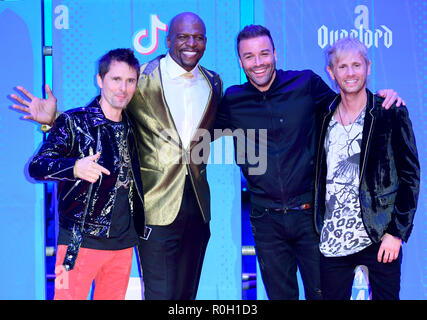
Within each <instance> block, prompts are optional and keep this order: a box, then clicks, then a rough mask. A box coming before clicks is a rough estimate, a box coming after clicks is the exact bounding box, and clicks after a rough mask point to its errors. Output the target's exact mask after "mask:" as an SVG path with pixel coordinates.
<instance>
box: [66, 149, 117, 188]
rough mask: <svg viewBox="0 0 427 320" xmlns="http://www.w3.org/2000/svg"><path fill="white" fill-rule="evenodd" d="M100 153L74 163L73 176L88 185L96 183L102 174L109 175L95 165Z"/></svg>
mask: <svg viewBox="0 0 427 320" xmlns="http://www.w3.org/2000/svg"><path fill="white" fill-rule="evenodd" d="M100 155H101V153H100V152H98V153H96V154H94V155H92V156H88V157H84V158H81V159H79V160H77V161H76V164H75V165H74V170H73V171H74V176H75V177H77V178H79V179H82V180H86V181H88V182H90V183H94V182H96V181H97V180H98V179H99V177H101V175H102V174H103V173H104V174H106V175H110V171H108V170H107V169H105V168H104V167H103V166H101V165H99V164H97V163H96V161H98V159H99V157H100Z"/></svg>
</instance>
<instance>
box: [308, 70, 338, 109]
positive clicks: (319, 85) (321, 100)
mask: <svg viewBox="0 0 427 320" xmlns="http://www.w3.org/2000/svg"><path fill="white" fill-rule="evenodd" d="M310 73H311V94H312V96H313V99H314V103H315V105H316V109H315V110H316V112H317V113H320V114H323V113H324V112H326V111H327V110H328V107H329V105H330V104H331V102H332V101H333V99H334V98H335V97H336V96H337V94H336V93H335V92H334V91H333V90H332V89H331V88H329V86H328V85H327V84H326V83H325V81H323V79H322V78H321V77H320V76H319V75H317V74H316V73H314V72H313V71H311V70H310Z"/></svg>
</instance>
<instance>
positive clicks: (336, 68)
mask: <svg viewBox="0 0 427 320" xmlns="http://www.w3.org/2000/svg"><path fill="white" fill-rule="evenodd" d="M326 69H327V70H328V72H329V75H330V76H331V78H332V79H333V80H335V81H336V83H337V84H338V86H339V88H340V92H341V93H342V94H358V93H360V92H362V91H364V90H365V87H366V81H367V78H368V75H369V74H370V72H371V62H370V61H369V62H368V63H367V62H366V60H365V59H364V58H363V57H362V55H361V54H360V53H359V52H357V51H355V50H351V51H342V52H339V54H337V56H336V58H335V61H334V63H333V65H332V67H331V66H328V67H327V68H326Z"/></svg>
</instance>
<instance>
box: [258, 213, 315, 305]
mask: <svg viewBox="0 0 427 320" xmlns="http://www.w3.org/2000/svg"><path fill="white" fill-rule="evenodd" d="M250 219H251V225H252V232H253V235H254V239H255V248H256V253H257V257H258V262H259V265H260V269H261V276H262V280H263V282H264V285H265V289H266V291H267V295H268V297H269V299H271V300H298V298H299V288H298V281H297V269H298V268H299V271H300V273H301V278H302V280H303V284H304V292H305V298H306V299H307V300H320V299H321V298H322V295H321V291H320V270H319V259H320V251H319V237H318V235H317V233H316V232H315V230H314V222H313V214H312V211H311V209H309V210H291V211H288V212H286V213H272V212H269V211H268V210H265V209H264V208H261V207H258V206H256V205H252V208H251V215H250Z"/></svg>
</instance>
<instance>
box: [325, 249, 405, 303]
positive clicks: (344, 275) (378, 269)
mask: <svg viewBox="0 0 427 320" xmlns="http://www.w3.org/2000/svg"><path fill="white" fill-rule="evenodd" d="M380 245H381V243H375V244H371V245H370V246H369V247H367V248H365V249H364V250H362V251H360V252H357V253H354V254H352V255H349V256H344V257H324V256H323V255H321V256H320V274H321V283H322V294H323V298H324V299H325V300H350V297H351V289H352V286H353V281H354V270H355V268H356V267H357V266H358V265H365V266H366V267H367V268H368V279H369V286H370V288H371V292H372V300H399V291H400V273H401V272H400V268H401V262H402V248H400V252H399V256H398V258H397V259H396V260H393V261H392V262H389V263H382V262H378V261H377V254H378V250H379V248H380Z"/></svg>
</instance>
